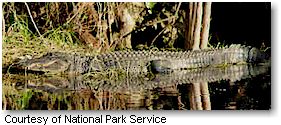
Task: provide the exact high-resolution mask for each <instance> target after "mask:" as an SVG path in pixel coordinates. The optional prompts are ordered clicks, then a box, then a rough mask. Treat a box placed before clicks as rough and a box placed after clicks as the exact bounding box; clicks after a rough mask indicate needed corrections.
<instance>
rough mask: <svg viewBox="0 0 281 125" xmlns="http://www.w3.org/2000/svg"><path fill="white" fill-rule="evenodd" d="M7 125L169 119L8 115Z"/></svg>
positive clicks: (158, 119)
mask: <svg viewBox="0 0 281 125" xmlns="http://www.w3.org/2000/svg"><path fill="white" fill-rule="evenodd" d="M4 120H5V123H6V124H41V125H54V124H60V123H66V124H79V123H81V124H104V123H105V124H116V123H118V124H120V123H122V124H126V123H136V124H150V123H152V124H155V123H156V124H157V123H159V124H163V123H166V122H167V118H166V117H163V116H155V115H151V116H145V117H144V116H137V115H129V116H125V115H119V116H114V115H98V116H83V115H58V116H50V117H48V116H44V117H40V116H30V115H27V116H12V115H6V116H5V117H4Z"/></svg>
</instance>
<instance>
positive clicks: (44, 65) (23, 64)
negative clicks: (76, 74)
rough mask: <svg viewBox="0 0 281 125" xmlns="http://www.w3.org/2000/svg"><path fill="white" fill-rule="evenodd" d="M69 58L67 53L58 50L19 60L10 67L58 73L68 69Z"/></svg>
mask: <svg viewBox="0 0 281 125" xmlns="http://www.w3.org/2000/svg"><path fill="white" fill-rule="evenodd" d="M70 58H71V57H70V56H69V55H67V54H63V53H60V52H56V53H48V54H46V55H44V56H42V57H40V58H36V59H25V60H21V61H19V62H17V63H15V64H13V65H12V66H11V67H10V68H12V69H16V70H25V71H33V72H44V73H59V72H65V71H67V70H68V68H69V66H70V60H71V59H70Z"/></svg>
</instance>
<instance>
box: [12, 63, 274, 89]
mask: <svg viewBox="0 0 281 125" xmlns="http://www.w3.org/2000/svg"><path fill="white" fill-rule="evenodd" d="M269 70H270V65H228V66H226V67H205V68H197V69H188V70H181V71H176V72H168V73H160V74H157V75H155V77H154V78H153V79H149V78H147V77H139V75H138V74H127V75H126V76H125V77H122V78H116V79H114V78H112V79H96V78H94V77H87V76H86V75H82V74H79V75H76V76H75V75H74V76H73V75H69V76H68V75H67V76H59V75H52V76H46V75H42V77H40V78H38V77H35V78H34V77H25V78H19V76H18V75H15V77H16V78H19V79H18V81H17V82H16V84H15V87H16V88H17V89H23V88H25V87H27V88H29V89H37V90H43V91H47V92H65V91H79V90H83V89H90V90H95V91H104V90H107V91H112V92H113V91H114V92H124V91H141V90H152V89H154V88H158V87H160V88H163V87H169V86H174V85H178V84H196V83H202V82H208V83H216V82H218V81H221V80H225V81H230V82H235V81H240V80H242V79H247V78H253V77H257V76H259V75H264V74H266V73H268V72H269Z"/></svg>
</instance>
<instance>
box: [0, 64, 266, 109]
mask: <svg viewBox="0 0 281 125" xmlns="http://www.w3.org/2000/svg"><path fill="white" fill-rule="evenodd" d="M270 72H271V67H270V66H268V65H255V66H253V65H232V66H227V67H224V68H212V67H208V68H203V69H192V70H184V71H174V72H171V73H165V74H156V75H155V76H153V77H152V78H147V77H140V76H138V75H137V74H128V75H125V76H122V77H120V78H109V79H108V78H106V79H105V78H99V79H97V78H95V77H94V76H89V75H81V76H46V75H27V74H26V75H18V74H3V77H2V78H3V80H2V81H3V86H2V87H3V89H2V90H3V94H2V100H3V101H2V104H3V110H29V109H34V110H269V109H270V108H271V74H270Z"/></svg>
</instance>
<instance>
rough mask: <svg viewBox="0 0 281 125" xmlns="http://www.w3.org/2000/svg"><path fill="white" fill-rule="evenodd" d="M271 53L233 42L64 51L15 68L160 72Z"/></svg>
mask: <svg viewBox="0 0 281 125" xmlns="http://www.w3.org/2000/svg"><path fill="white" fill-rule="evenodd" d="M268 58H269V57H268V56H267V55H266V54H265V53H263V52H261V51H259V50H258V49H256V48H253V47H249V46H240V45H231V46H230V47H227V48H220V49H206V50H195V51H180V52H170V51H115V52H109V53H103V54H98V55H93V56H85V55H81V54H70V53H62V52H53V53H47V54H46V55H44V56H42V57H41V58H36V59H29V60H22V61H19V62H17V63H15V64H14V65H12V66H11V68H12V69H21V70H23V69H24V70H27V71H39V72H49V73H53V72H55V73H57V72H64V73H66V72H73V73H82V74H83V73H87V72H92V71H106V70H108V69H123V70H125V71H126V72H147V71H148V70H149V68H148V67H151V69H152V70H154V71H157V72H165V71H171V70H172V71H173V70H181V69H192V68H200V67H208V66H213V65H214V66H217V65H223V64H237V63H259V62H263V61H264V60H267V59H268Z"/></svg>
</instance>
